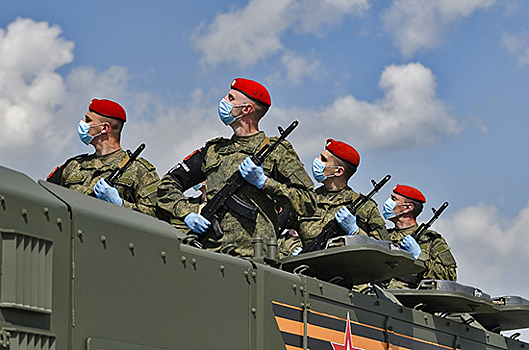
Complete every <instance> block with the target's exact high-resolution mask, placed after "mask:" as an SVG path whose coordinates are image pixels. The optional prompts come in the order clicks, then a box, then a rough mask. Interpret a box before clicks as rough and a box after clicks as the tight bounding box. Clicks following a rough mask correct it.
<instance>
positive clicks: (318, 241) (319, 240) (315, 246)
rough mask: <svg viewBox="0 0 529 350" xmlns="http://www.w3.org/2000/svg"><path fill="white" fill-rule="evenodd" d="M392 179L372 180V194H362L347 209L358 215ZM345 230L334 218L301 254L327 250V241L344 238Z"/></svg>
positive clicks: (388, 177)
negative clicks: (339, 237)
mask: <svg viewBox="0 0 529 350" xmlns="http://www.w3.org/2000/svg"><path fill="white" fill-rule="evenodd" d="M389 179H391V175H386V176H385V177H384V178H383V179H382V180H380V182H378V183H377V182H376V181H375V180H371V183H372V184H373V189H372V190H371V192H369V193H368V194H367V195H366V196H364V195H362V194H360V195H359V196H358V198H356V199H355V200H354V201H353V203H351V204H349V205H348V206H347V209H348V210H349V211H350V212H351V214H353V215H356V213H357V211H358V210H359V209H360V208H361V207H362V206H363V205H364V204H366V203H367V201H369V200H370V199H371V198H372V197H373V196H374V195H375V193H377V192H378V191H380V189H381V188H382V187H383V186H384V185H385V184H386V183H387V182H388V181H389ZM343 233H344V232H343V230H342V228H341V227H340V224H339V223H338V221H337V220H336V218H333V219H332V220H331V221H329V222H328V223H327V225H325V226H324V227H323V230H322V231H321V233H320V234H319V235H318V236H317V237H316V238H314V240H312V242H310V243H309V244H307V245H306V246H305V247H304V248H303V250H302V251H301V252H300V254H302V253H308V252H312V251H314V250H321V249H325V245H326V244H327V241H328V240H329V239H331V238H334V237H338V236H343Z"/></svg>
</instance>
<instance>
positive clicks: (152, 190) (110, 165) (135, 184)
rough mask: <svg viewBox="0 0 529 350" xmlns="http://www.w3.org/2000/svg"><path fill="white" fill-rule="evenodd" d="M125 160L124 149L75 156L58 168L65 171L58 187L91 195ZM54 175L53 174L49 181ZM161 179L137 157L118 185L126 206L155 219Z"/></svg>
mask: <svg viewBox="0 0 529 350" xmlns="http://www.w3.org/2000/svg"><path fill="white" fill-rule="evenodd" d="M126 157H127V153H126V152H125V151H124V150H123V149H121V148H120V149H118V150H117V151H114V152H112V153H110V154H106V155H104V156H97V155H95V153H94V154H90V155H88V154H83V155H79V156H76V157H73V158H71V159H69V160H68V161H67V162H66V163H65V164H64V165H62V166H61V167H59V168H58V169H61V168H62V169H61V170H62V173H61V174H60V180H59V179H58V181H57V182H58V183H57V184H59V185H61V186H64V187H67V188H69V189H72V190H74V191H77V192H81V193H84V194H88V195H90V194H92V193H93V192H94V186H95V185H96V183H97V182H98V181H99V179H101V178H102V177H106V176H108V175H110V173H111V172H112V170H114V169H115V168H117V167H119V166H120V164H121V163H122V162H123V160H124V159H125V158H126ZM52 176H53V173H52V174H50V176H48V180H49V179H50V178H51V177H52ZM159 180H160V178H159V176H158V173H157V172H156V169H155V168H154V166H153V165H152V164H151V163H149V162H148V161H147V160H145V159H143V158H137V159H136V161H134V162H133V163H132V164H131V165H130V167H129V168H128V169H127V170H126V171H125V172H124V173H123V175H122V176H121V177H120V178H119V179H118V180H117V181H116V184H115V186H116V188H117V189H118V192H119V196H120V197H121V198H122V199H123V207H125V208H129V209H133V210H137V211H140V212H142V213H145V214H149V215H152V216H155V210H156V206H155V201H156V188H157V184H158V181H159ZM52 182H55V181H52Z"/></svg>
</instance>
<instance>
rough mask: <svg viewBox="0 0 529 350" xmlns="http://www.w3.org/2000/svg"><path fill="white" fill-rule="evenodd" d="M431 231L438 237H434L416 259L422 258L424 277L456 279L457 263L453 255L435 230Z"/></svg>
mask: <svg viewBox="0 0 529 350" xmlns="http://www.w3.org/2000/svg"><path fill="white" fill-rule="evenodd" d="M430 232H432V231H430ZM433 232H434V234H435V235H436V236H438V237H436V238H435V240H434V241H433V242H432V244H431V245H430V247H429V251H427V252H425V251H423V252H421V255H419V258H418V260H423V261H424V263H425V265H426V272H425V274H424V278H425V279H427V278H431V279H441V280H447V281H456V280H457V273H456V269H457V263H456V260H455V258H454V256H453V255H452V252H451V250H450V247H449V246H448V244H447V243H446V241H445V240H444V238H442V237H440V235H439V234H438V233H437V232H435V231H433ZM421 249H422V245H421Z"/></svg>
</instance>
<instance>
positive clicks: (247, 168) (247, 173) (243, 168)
mask: <svg viewBox="0 0 529 350" xmlns="http://www.w3.org/2000/svg"><path fill="white" fill-rule="evenodd" d="M239 171H240V172H241V175H242V177H243V178H244V179H245V180H246V181H248V183H250V184H252V185H254V186H255V187H257V188H258V189H261V188H263V186H264V185H265V183H266V180H267V179H268V177H266V175H265V174H264V171H263V167H262V166H257V165H255V164H254V162H253V161H252V160H251V159H250V157H246V159H245V160H244V161H243V162H242V163H241V164H240V165H239Z"/></svg>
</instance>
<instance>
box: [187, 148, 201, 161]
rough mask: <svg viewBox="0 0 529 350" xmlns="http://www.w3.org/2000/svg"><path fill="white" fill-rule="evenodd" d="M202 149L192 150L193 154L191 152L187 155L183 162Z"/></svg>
mask: <svg viewBox="0 0 529 350" xmlns="http://www.w3.org/2000/svg"><path fill="white" fill-rule="evenodd" d="M202 149H204V147H200V148H199V149H196V150H194V151H193V152H191V154H190V155H188V156H187V157H185V158H184V161H185V160H188V159H189V158H191V157H192V156H193V155H194V154H195V153H197V152H200V151H202Z"/></svg>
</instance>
